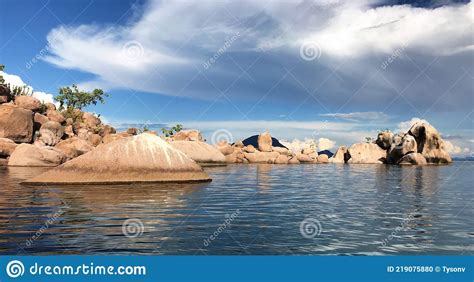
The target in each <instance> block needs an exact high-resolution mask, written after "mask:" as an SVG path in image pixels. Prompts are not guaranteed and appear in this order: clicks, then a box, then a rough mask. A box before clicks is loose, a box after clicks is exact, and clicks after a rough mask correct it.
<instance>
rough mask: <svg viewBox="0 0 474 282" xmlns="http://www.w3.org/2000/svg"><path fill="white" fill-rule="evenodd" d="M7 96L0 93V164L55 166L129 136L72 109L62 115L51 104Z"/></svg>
mask: <svg viewBox="0 0 474 282" xmlns="http://www.w3.org/2000/svg"><path fill="white" fill-rule="evenodd" d="M2 89H3V88H2ZM2 91H3V90H2ZM6 94H8V91H7V92H1V93H0V164H7V163H8V165H10V166H57V165H59V164H61V163H63V162H65V161H67V160H70V159H73V158H75V157H78V156H80V155H82V154H84V153H87V152H89V151H91V150H92V149H94V147H97V146H98V145H100V144H102V143H107V142H110V141H112V140H114V139H117V138H119V137H126V136H131V134H128V133H122V134H116V131H115V129H114V128H113V127H111V126H108V125H104V124H102V122H101V120H100V118H98V117H97V116H95V115H94V114H92V113H87V112H82V111H80V110H78V109H75V110H74V111H73V112H72V114H71V116H67V115H66V116H65V112H60V111H58V109H56V106H55V105H54V104H52V103H45V104H43V103H42V102H40V101H39V100H38V99H36V98H34V97H32V96H15V97H13V96H11V95H6ZM117 136H119V137H117Z"/></svg>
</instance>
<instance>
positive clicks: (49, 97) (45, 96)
mask: <svg viewBox="0 0 474 282" xmlns="http://www.w3.org/2000/svg"><path fill="white" fill-rule="evenodd" d="M31 96H33V97H35V98H36V99H38V100H40V101H41V102H42V103H52V104H54V105H56V108H59V103H58V102H56V101H54V96H53V94H49V93H45V92H41V91H34V92H33V95H31Z"/></svg>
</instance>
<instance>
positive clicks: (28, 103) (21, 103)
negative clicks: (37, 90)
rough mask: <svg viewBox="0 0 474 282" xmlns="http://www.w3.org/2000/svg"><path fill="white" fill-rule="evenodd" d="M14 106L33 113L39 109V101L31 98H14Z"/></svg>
mask: <svg viewBox="0 0 474 282" xmlns="http://www.w3.org/2000/svg"><path fill="white" fill-rule="evenodd" d="M15 105H17V106H18V107H20V108H23V109H27V110H30V111H33V112H37V111H39V109H41V101H40V100H38V99H36V98H35V97H32V96H16V97H15Z"/></svg>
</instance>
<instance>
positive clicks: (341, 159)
mask: <svg viewBox="0 0 474 282" xmlns="http://www.w3.org/2000/svg"><path fill="white" fill-rule="evenodd" d="M346 154H347V148H346V146H341V147H339V148H338V149H337V151H336V153H335V154H334V156H332V158H331V162H332V163H336V164H343V163H345V162H346V158H345V156H346Z"/></svg>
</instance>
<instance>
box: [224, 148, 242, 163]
mask: <svg viewBox="0 0 474 282" xmlns="http://www.w3.org/2000/svg"><path fill="white" fill-rule="evenodd" d="M244 160H246V159H245V156H244V154H243V153H242V152H239V151H234V152H233V153H232V154H230V155H227V156H225V161H226V163H243V162H244Z"/></svg>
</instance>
